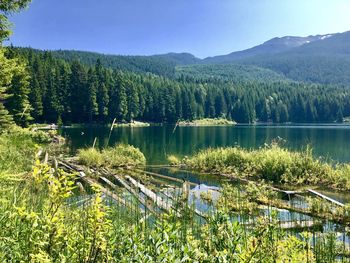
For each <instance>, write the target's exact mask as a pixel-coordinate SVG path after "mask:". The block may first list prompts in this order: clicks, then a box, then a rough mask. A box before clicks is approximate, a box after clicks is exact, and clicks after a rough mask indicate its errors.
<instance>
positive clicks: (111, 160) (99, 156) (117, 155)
mask: <svg viewBox="0 0 350 263" xmlns="http://www.w3.org/2000/svg"><path fill="white" fill-rule="evenodd" d="M78 158H79V161H80V163H81V164H84V165H87V166H93V167H100V166H104V167H111V168H116V167H125V166H137V165H144V164H145V163H146V158H145V156H144V155H143V153H141V151H140V150H139V149H137V148H135V147H133V146H131V145H124V144H119V145H116V146H114V147H109V148H106V149H103V150H102V151H100V150H97V149H94V148H88V149H82V150H80V151H79V153H78Z"/></svg>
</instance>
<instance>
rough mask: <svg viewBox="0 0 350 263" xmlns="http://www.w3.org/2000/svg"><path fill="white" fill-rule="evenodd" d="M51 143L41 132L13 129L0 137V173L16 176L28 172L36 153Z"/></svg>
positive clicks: (48, 137) (47, 136)
mask: <svg viewBox="0 0 350 263" xmlns="http://www.w3.org/2000/svg"><path fill="white" fill-rule="evenodd" d="M50 141H51V138H50V136H49V135H48V134H47V133H45V132H41V131H37V132H33V131H30V130H28V129H22V128H18V127H13V128H11V129H10V130H8V131H6V132H5V133H3V134H2V135H1V136H0V173H7V174H17V173H21V172H25V171H29V170H30V169H31V166H32V165H33V162H34V158H35V154H36V152H37V151H38V150H39V148H40V147H42V146H44V145H47V144H48V143H49V142H50Z"/></svg>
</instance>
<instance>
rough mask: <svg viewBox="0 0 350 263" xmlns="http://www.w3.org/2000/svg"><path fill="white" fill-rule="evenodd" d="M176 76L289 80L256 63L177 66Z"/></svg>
mask: <svg viewBox="0 0 350 263" xmlns="http://www.w3.org/2000/svg"><path fill="white" fill-rule="evenodd" d="M176 76H177V77H178V78H180V77H192V78H195V79H201V80H210V81H215V80H227V81H235V82H237V81H246V82H247V81H258V82H276V81H286V80H287V78H286V77H285V76H284V75H283V74H278V73H276V72H275V71H272V70H270V69H265V68H260V67H257V66H254V65H242V64H218V65H211V64H208V65H207V64H205V65H186V66H177V67H176Z"/></svg>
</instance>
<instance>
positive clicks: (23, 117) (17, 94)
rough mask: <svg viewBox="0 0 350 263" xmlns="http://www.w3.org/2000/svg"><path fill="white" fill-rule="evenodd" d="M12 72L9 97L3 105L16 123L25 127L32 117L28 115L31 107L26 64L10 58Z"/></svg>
mask: <svg viewBox="0 0 350 263" xmlns="http://www.w3.org/2000/svg"><path fill="white" fill-rule="evenodd" d="M12 61H13V63H14V64H13V66H14V67H13V72H12V74H13V75H12V79H11V83H10V86H9V88H8V91H7V92H8V93H9V94H11V97H10V98H9V99H8V101H7V102H6V104H5V106H6V107H7V108H8V110H9V112H10V114H12V116H13V119H14V121H15V122H16V124H18V125H21V126H23V127H27V126H28V125H29V122H30V121H31V120H32V119H33V118H32V117H31V115H30V112H31V110H32V107H31V105H30V103H29V98H28V94H29V74H28V71H27V68H26V66H25V65H24V64H23V63H21V62H20V61H19V60H18V59H15V58H14V59H12Z"/></svg>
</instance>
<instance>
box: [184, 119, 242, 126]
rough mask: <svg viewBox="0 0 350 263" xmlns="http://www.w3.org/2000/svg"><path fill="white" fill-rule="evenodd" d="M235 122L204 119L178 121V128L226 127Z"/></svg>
mask: <svg viewBox="0 0 350 263" xmlns="http://www.w3.org/2000/svg"><path fill="white" fill-rule="evenodd" d="M235 124H236V122H235V121H231V120H227V119H224V118H214V119H210V118H205V119H199V120H193V121H180V122H178V125H179V126H227V125H235Z"/></svg>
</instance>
